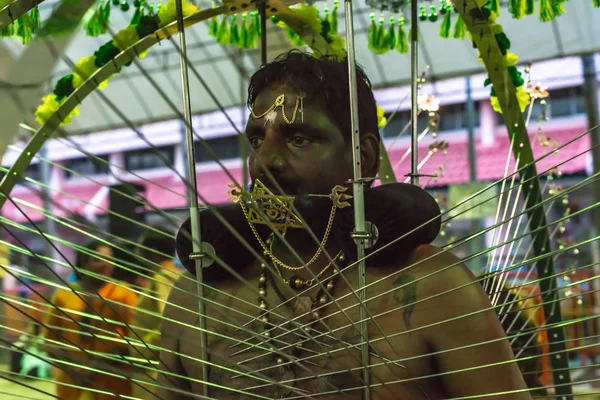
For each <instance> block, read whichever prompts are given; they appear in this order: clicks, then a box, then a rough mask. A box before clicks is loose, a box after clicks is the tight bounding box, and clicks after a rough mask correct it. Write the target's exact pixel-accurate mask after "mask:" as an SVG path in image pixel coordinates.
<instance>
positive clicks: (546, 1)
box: [540, 0, 554, 22]
mask: <svg viewBox="0 0 600 400" xmlns="http://www.w3.org/2000/svg"><path fill="white" fill-rule="evenodd" d="M553 18H554V10H553V7H552V0H540V21H542V22H548V21H552V19H553Z"/></svg>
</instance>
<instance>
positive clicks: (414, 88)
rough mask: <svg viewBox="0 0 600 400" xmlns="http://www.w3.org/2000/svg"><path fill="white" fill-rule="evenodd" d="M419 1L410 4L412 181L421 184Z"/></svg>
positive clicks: (414, 183)
mask: <svg viewBox="0 0 600 400" xmlns="http://www.w3.org/2000/svg"><path fill="white" fill-rule="evenodd" d="M418 6H419V5H418V2H416V1H411V4H410V77H411V83H410V96H411V98H410V104H411V106H410V120H411V125H410V147H411V165H410V182H411V183H412V184H413V185H416V186H418V185H419V170H418V165H419V123H418V118H419V84H418V83H419V82H418V79H419V26H418V23H417V21H418V20H419V18H418Z"/></svg>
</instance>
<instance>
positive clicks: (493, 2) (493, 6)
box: [442, 0, 500, 37]
mask: <svg viewBox="0 0 600 400" xmlns="http://www.w3.org/2000/svg"><path fill="white" fill-rule="evenodd" d="M499 3H500V1H499V0H490V11H493V12H495V13H496V14H498V12H499V11H500V4H499ZM442 37H443V36H442Z"/></svg>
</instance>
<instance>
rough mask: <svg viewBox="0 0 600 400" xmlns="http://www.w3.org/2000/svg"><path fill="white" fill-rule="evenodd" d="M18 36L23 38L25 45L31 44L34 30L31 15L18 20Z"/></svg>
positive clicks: (24, 15) (25, 15)
mask: <svg viewBox="0 0 600 400" xmlns="http://www.w3.org/2000/svg"><path fill="white" fill-rule="evenodd" d="M17 36H18V37H20V38H21V42H22V43H23V44H29V43H31V40H32V39H33V30H32V25H31V18H30V17H29V14H23V15H21V16H20V17H19V18H18V19H17Z"/></svg>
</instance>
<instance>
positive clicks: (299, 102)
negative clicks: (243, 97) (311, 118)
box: [250, 92, 305, 125]
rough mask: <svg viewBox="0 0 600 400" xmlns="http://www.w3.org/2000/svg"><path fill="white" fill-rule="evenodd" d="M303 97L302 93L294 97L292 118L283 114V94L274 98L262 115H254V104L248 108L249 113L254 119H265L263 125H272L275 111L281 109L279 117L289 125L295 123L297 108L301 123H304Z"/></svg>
mask: <svg viewBox="0 0 600 400" xmlns="http://www.w3.org/2000/svg"><path fill="white" fill-rule="evenodd" d="M304 97H305V94H304V93H302V92H300V93H298V94H297V95H296V103H295V104H294V111H293V112H292V118H288V117H287V115H286V113H285V94H280V95H279V96H277V98H275V102H274V103H273V104H271V107H269V108H268V109H267V111H265V112H263V113H262V114H256V113H255V112H254V104H252V107H251V108H250V113H251V114H252V118H254V119H261V118H264V117H266V118H265V124H266V123H267V122H270V123H273V122H275V118H277V109H278V108H279V107H281V116H282V117H283V120H284V121H285V122H286V123H287V124H290V125H291V124H293V123H294V122H296V115H297V113H298V108H300V116H301V117H300V118H301V119H302V122H304Z"/></svg>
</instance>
